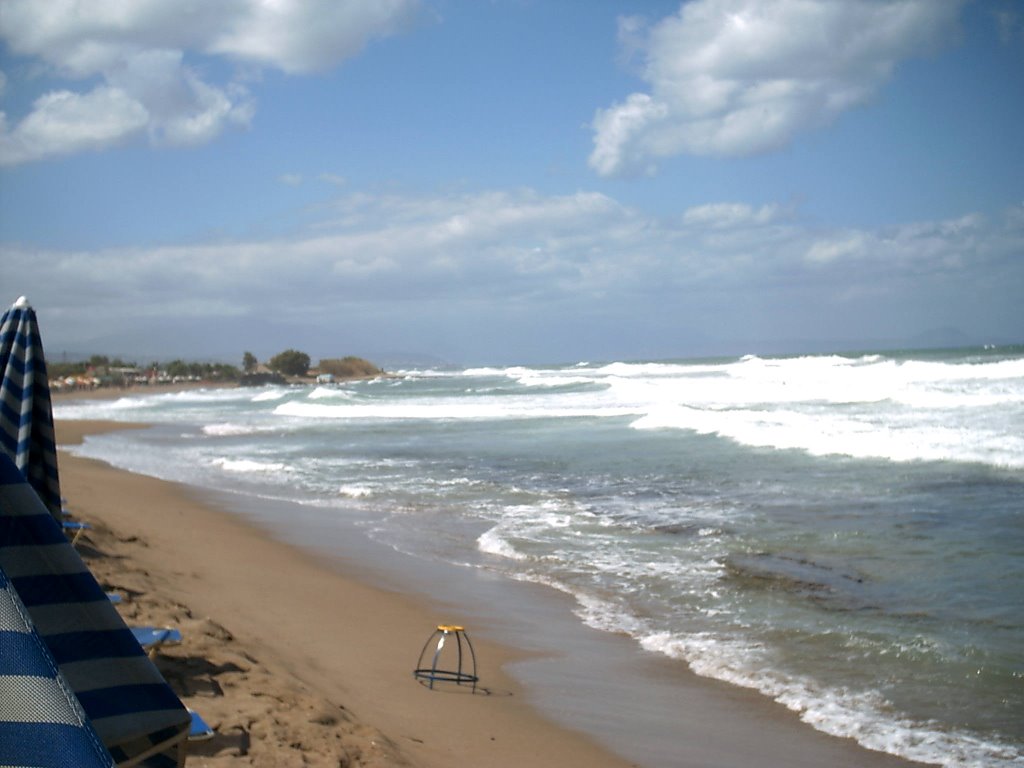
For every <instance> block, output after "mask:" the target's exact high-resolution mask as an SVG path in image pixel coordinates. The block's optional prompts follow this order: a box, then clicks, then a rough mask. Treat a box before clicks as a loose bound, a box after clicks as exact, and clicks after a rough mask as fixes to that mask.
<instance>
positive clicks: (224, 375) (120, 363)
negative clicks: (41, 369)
mask: <svg viewBox="0 0 1024 768" xmlns="http://www.w3.org/2000/svg"><path fill="white" fill-rule="evenodd" d="M310 366H311V360H310V357H309V355H307V354H306V353H305V352H300V351H299V350H297V349H286V350H285V351H284V352H280V353H278V354H276V355H274V356H273V357H271V358H270V359H269V360H268V361H267V364H266V367H265V368H263V369H262V370H263V371H264V372H270V373H272V374H277V375H279V376H289V377H293V378H302V377H306V376H309V375H310ZM47 369H48V373H49V377H50V379H51V380H55V379H65V378H69V377H86V376H88V377H92V378H94V379H97V380H99V381H100V382H102V383H106V384H122V383H124V381H125V380H128V379H130V380H132V381H139V380H143V379H144V380H146V381H153V380H157V381H161V382H163V381H168V380H170V381H174V380H179V381H180V380H182V379H191V380H201V381H218V382H232V381H245V380H246V379H247V378H249V379H251V378H252V377H254V376H257V375H265V373H264V374H259V371H260V364H259V360H257V358H256V356H255V355H254V354H253V353H252V352H245V353H244V354H243V355H242V368H241V369H239V368H237V367H236V366H234V365H229V364H227V363H196V362H187V361H185V360H172V361H171V362H169V363H150V364H149V365H139V364H138V363H135V362H132V361H126V360H122V359H121V358H119V357H115V358H109V357H107V356H105V355H93V356H92V357H90V358H89V359H88V360H79V361H75V362H66V361H60V362H57V361H51V362H49V363H48V364H47ZM315 373H326V374H331V375H333V376H334V377H335V378H338V379H358V378H370V377H373V376H380V375H383V374H384V370H383V369H381V368H378V367H377V366H376V365H374V364H373V363H371V362H370V361H369V360H364V359H363V358H361V357H353V356H351V355H350V356H348V357H341V358H327V359H323V360H321V361H320V363H319V365H318V367H317V369H316V371H315Z"/></svg>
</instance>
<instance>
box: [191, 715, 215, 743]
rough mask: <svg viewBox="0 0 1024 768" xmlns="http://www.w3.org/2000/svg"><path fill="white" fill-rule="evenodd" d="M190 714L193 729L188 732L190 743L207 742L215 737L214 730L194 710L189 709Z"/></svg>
mask: <svg viewBox="0 0 1024 768" xmlns="http://www.w3.org/2000/svg"><path fill="white" fill-rule="evenodd" d="M188 713H189V714H190V715H192V727H191V728H190V730H189V732H188V740H189V741H206V740H207V739H212V738H213V736H214V731H213V728H211V727H210V726H209V725H207V724H206V721H205V720H203V718H202V717H201V716H200V714H199V713H198V712H196V711H195V710H194V709H192V708H189V710H188Z"/></svg>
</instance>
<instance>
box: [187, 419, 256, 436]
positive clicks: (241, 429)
mask: <svg viewBox="0 0 1024 768" xmlns="http://www.w3.org/2000/svg"><path fill="white" fill-rule="evenodd" d="M201 431H202V433H203V434H204V435H210V436H212V437H232V436H236V435H251V434H255V433H256V432H258V431H259V430H258V428H256V427H254V426H252V425H250V424H233V423H229V422H227V423H222V424H206V425H205V426H203V427H202V428H201Z"/></svg>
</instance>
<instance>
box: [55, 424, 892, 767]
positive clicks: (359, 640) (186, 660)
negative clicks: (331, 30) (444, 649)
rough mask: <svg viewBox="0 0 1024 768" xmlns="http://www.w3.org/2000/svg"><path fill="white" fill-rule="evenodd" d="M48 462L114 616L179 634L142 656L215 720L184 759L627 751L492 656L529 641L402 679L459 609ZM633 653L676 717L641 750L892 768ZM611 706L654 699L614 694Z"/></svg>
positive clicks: (581, 759)
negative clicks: (658, 740) (439, 681)
mask: <svg viewBox="0 0 1024 768" xmlns="http://www.w3.org/2000/svg"><path fill="white" fill-rule="evenodd" d="M129 426H130V425H125V424H114V423H106V422H79V421H59V422H58V423H57V432H58V441H59V444H60V445H61V446H68V445H73V444H75V443H78V442H80V441H81V439H82V438H83V436H85V435H88V434H96V433H99V432H102V431H106V430H112V429H125V428H128V427H129ZM60 472H61V483H62V489H63V493H64V495H65V497H66V498H67V499H68V506H69V508H70V509H71V510H72V512H73V513H74V514H75V515H76V517H78V518H79V519H82V520H86V521H88V522H89V523H90V524H92V526H93V529H92V530H90V531H88V532H87V533H86V534H85V535H84V536H83V537H82V539H81V540H80V541H79V549H80V551H81V552H82V554H83V556H84V557H85V558H86V559H87V561H88V563H89V565H90V567H91V568H92V569H93V570H94V572H95V574H96V575H97V577H98V579H99V580H100V581H101V583H102V584H103V585H104V586H105V587H106V588H107V589H110V590H114V591H117V592H118V593H120V594H121V595H122V596H123V598H124V600H123V602H122V603H121V606H120V610H121V611H122V615H123V616H124V617H125V618H126V620H127V621H128V623H129V624H143V623H148V624H166V625H172V626H175V627H178V628H180V629H181V631H182V634H183V635H184V642H183V643H181V644H180V645H178V646H174V647H167V648H165V649H163V650H162V651H161V653H160V654H159V655H158V656H157V661H158V665H159V666H160V668H161V669H162V671H163V673H164V675H165V677H166V678H167V680H168V681H169V682H170V684H171V685H172V687H173V688H175V689H176V691H177V692H178V693H179V695H180V696H181V698H182V700H183V701H184V702H185V703H186V704H187V705H189V706H191V707H193V708H194V709H196V710H198V711H199V712H200V713H201V714H202V715H203V716H204V717H205V718H206V719H207V721H208V722H209V723H210V724H211V725H212V726H214V728H215V729H216V736H215V737H214V738H213V739H211V740H209V741H207V742H203V743H199V744H196V745H194V748H193V750H192V752H191V756H190V759H189V764H190V765H199V766H229V765H255V766H292V765H294V766H349V765H351V766H364V765H365V766H401V765H409V766H421V767H423V768H441V767H442V766H452V765H457V764H464V765H480V766H495V767H496V768H501V767H502V766H509V767H511V766H516V767H517V768H519V767H521V766H524V765H529V766H609V767H611V766H626V765H638V764H640V762H637V761H631V760H629V759H627V758H626V757H622V756H620V755H618V754H616V751H615V750H616V746H617V745H616V741H617V737H616V732H615V728H614V723H612V722H609V727H608V729H607V730H606V732H605V733H604V734H603V738H604V739H605V742H604V743H601V740H600V738H592V737H591V736H589V735H587V734H586V733H584V732H583V731H584V730H585V729H584V728H583V727H582V726H581V728H580V730H575V729H574V728H571V727H566V726H565V725H561V724H559V723H557V722H555V720H553V719H550V718H548V717H545V716H543V715H542V714H541V713H540V711H539V710H538V708H537V707H535V706H533V702H531V700H530V691H529V690H524V687H523V686H522V684H520V683H519V682H517V679H514V678H513V677H512V676H511V675H510V674H508V673H507V671H506V670H507V668H509V667H510V666H512V667H515V666H516V663H517V662H520V663H521V662H523V661H524V660H525V659H527V658H528V657H529V654H528V653H527V652H525V651H522V650H517V649H516V648H513V647H505V646H502V645H500V644H497V643H495V642H494V641H493V639H491V638H488V637H487V633H486V632H480V633H479V634H478V633H475V632H474V634H473V641H474V645H475V647H476V651H477V656H478V658H479V659H480V667H479V673H480V678H481V680H480V686H481V687H480V689H478V691H477V692H476V693H472V692H471V691H470V690H469V689H467V688H456V687H453V686H447V687H444V688H443V689H437V690H429V689H428V688H427V687H425V686H424V685H422V684H420V683H418V682H417V681H416V680H415V679H414V678H413V675H412V669H413V667H414V666H415V661H416V658H417V656H418V654H419V651H420V648H421V647H422V645H423V642H424V641H425V640H426V638H427V636H428V635H429V634H430V632H431V631H432V630H433V628H434V627H435V626H436V625H437V624H439V623H448V622H454V623H465V624H466V625H467V629H469V630H473V629H474V625H473V622H472V619H473V618H474V617H467V616H462V615H459V614H458V611H452V609H451V607H450V606H449V607H444V606H440V605H437V604H435V603H432V602H431V601H430V600H429V599H425V598H424V597H423V595H422V594H420V590H421V589H422V586H421V585H414V584H406V585H403V586H400V587H398V588H396V589H386V588H381V587H380V586H379V584H377V583H373V582H372V580H371V579H361V578H359V573H358V569H357V568H353V567H352V565H351V564H349V566H348V567H345V564H344V563H338V562H334V561H331V560H329V559H327V558H326V557H320V556H317V555H312V554H310V553H309V552H307V551H304V550H300V549H298V548H295V547H293V546H291V545H289V544H287V543H284V542H281V541H279V540H275V538H274V537H273V536H272V535H271V534H270V532H268V531H264V530H262V529H260V528H259V527H257V526H255V525H253V524H251V523H250V522H249V521H243V520H241V519H240V518H238V517H237V516H235V515H232V514H230V512H229V511H227V510H224V509H221V508H219V507H218V505H217V504H216V503H215V502H213V501H211V499H209V498H207V497H204V496H203V495H202V494H201V493H200V492H199V491H196V490H194V489H191V488H189V487H187V486H182V485H177V484H174V483H168V482H164V481H160V480H156V479H152V478H148V477H143V476H139V475H135V474H131V473H128V472H124V471H120V470H117V469H114V468H111V467H110V466H108V465H106V464H103V463H100V462H96V461H92V460H89V459H83V458H79V457H75V456H73V455H71V454H69V453H68V452H66V451H62V452H61V455H60ZM371 583H372V585H371ZM593 634H594V635H597V636H601V637H602V638H604V633H593ZM602 642H610V643H619V642H620V639H618V638H612V637H610V636H608V637H607V638H604V639H602ZM622 644H623V645H626V643H625V642H623V643H622ZM570 652H571V649H570ZM648 656H649V658H645V659H643V660H642V663H643V665H644V670H645V671H644V674H647V675H649V676H650V678H651V680H652V681H655V680H657V681H658V682H659V683H661V684H662V686H663V687H664V690H669V691H671V696H672V701H671V703H670V706H672V707H673V708H678V713H679V715H678V717H679V728H678V733H677V738H676V739H675V740H674V743H673V744H671V745H666V744H662V745H660V747H661V751H660V753H659V754H660V755H661V757H660V758H658V759H656V760H653V761H652V760H644V761H643V764H645V765H652V766H653V765H673V766H719V767H724V766H737V768H738V767H739V766H747V765H755V764H756V765H761V766H780V767H781V766H820V765H835V766H879V767H882V766H899V765H902V766H905V765H908V763H906V762H905V761H901V760H898V759H896V758H892V757H890V756H887V755H884V754H881V753H877V752H869V751H867V750H864V749H862V748H860V747H859V746H857V745H856V744H855V743H854V742H853V741H851V740H848V739H837V738H833V737H830V736H827V735H824V734H822V733H819V732H817V731H814V730H813V729H811V728H810V727H809V726H807V725H805V724H803V723H800V722H799V721H798V719H797V718H796V716H795V715H794V714H793V713H791V712H789V711H787V710H785V709H784V708H783V707H781V706H779V705H776V704H774V703H772V702H770V701H768V700H766V699H764V698H762V697H760V696H757V695H755V694H752V693H750V692H748V691H745V690H742V689H738V688H734V687H732V686H728V685H725V684H721V683H715V682H713V681H707V680H705V679H702V678H698V677H696V676H695V675H692V674H690V673H689V672H688V671H687V670H685V669H683V668H681V665H679V664H676V663H670V662H668V661H667V660H664V659H662V658H660V657H657V656H655V655H648ZM527 666H528V665H527ZM541 668H542V667H541ZM525 677H526V679H529V677H530V676H529V674H527V675H526V676H525ZM519 679H523V676H522V675H520V676H519ZM652 690H653V687H652ZM564 695H565V700H567V701H570V700H571V699H572V698H573V696H588V695H600V696H606V695H607V691H601V690H598V691H597V692H595V691H590V690H588V689H587V688H586V686H585V685H581V686H580V688H579V689H578V690H568V689H567V690H566V691H565V692H564ZM620 704H621V706H624V707H644V706H654V703H653V702H645V701H640V700H634V699H630V698H629V697H628V696H625V695H624V696H623V698H622V700H621V702H620ZM657 706H659V707H661V708H663V707H664V706H665V704H664V703H662V702H659V703H658V704H657ZM554 709H557V705H556V706H555V707H554ZM551 710H552V707H550V706H549V707H548V714H551ZM555 714H557V713H555ZM569 719H570V720H571V718H569ZM562 722H565V719H563V720H562ZM591 725H592V724H591ZM595 731H596V732H597V733H600V731H601V729H600V728H598V729H594V728H591V733H593V732H595ZM627 753H628V752H627Z"/></svg>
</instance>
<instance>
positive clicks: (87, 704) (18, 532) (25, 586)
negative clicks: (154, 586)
mask: <svg viewBox="0 0 1024 768" xmlns="http://www.w3.org/2000/svg"><path fill="white" fill-rule="evenodd" d="M0 568H2V569H3V571H4V573H5V574H6V579H7V580H8V581H9V584H10V586H11V587H13V589H14V591H15V592H16V593H17V595H18V598H19V599H20V601H21V603H22V604H23V605H24V606H25V609H26V610H27V612H28V615H29V617H30V618H31V622H32V624H33V626H34V627H35V630H36V632H37V633H38V635H39V637H40V638H42V641H43V643H44V644H45V645H46V647H47V649H48V651H49V653H50V655H51V656H52V657H53V660H54V661H55V662H56V664H57V666H58V669H59V670H60V674H61V675H62V676H63V679H64V680H66V681H67V683H68V685H69V686H70V687H71V690H72V691H73V692H74V695H75V698H77V700H78V702H79V703H80V704H81V707H82V709H83V710H84V712H85V714H86V715H87V716H88V718H89V721H90V722H91V723H92V726H93V728H94V729H95V731H96V733H97V734H98V735H99V737H100V740H101V741H102V742H103V745H104V746H105V747H106V749H107V750H108V751H109V752H110V754H111V755H112V756H113V758H114V761H115V763H117V764H118V765H139V766H148V767H152V768H157V767H160V768H163V767H164V766H167V767H170V766H180V765H182V764H183V761H184V756H185V739H186V737H187V735H188V731H189V726H190V724H191V717H190V716H189V713H188V711H187V710H186V709H185V707H184V705H182V703H181V701H180V700H179V699H178V697H177V696H176V695H175V694H174V692H173V691H172V690H171V688H170V686H168V685H167V683H166V681H165V680H164V679H163V677H162V676H161V675H160V672H159V670H157V668H156V667H155V666H154V664H153V662H152V661H151V660H150V659H149V657H148V656H146V653H145V652H144V651H143V650H142V648H141V647H140V646H139V643H138V641H136V640H135V637H134V636H133V635H132V632H131V630H130V629H129V628H128V627H127V626H126V625H125V623H124V621H123V620H122V619H121V616H120V614H118V612H117V610H116V609H115V608H114V606H113V605H112V604H111V602H110V600H109V599H108V598H107V595H106V593H105V592H104V591H103V588H102V587H100V585H99V584H98V583H97V582H96V579H95V578H94V577H93V575H92V574H91V573H90V572H89V570H88V568H87V567H86V565H85V563H84V562H83V561H82V559H81V557H79V555H78V553H77V552H76V551H75V549H74V548H73V547H72V546H71V544H70V543H69V542H68V540H67V538H66V537H65V536H64V534H63V532H62V531H61V528H60V525H59V524H58V523H57V521H56V520H54V519H53V517H52V516H51V515H50V513H49V512H48V510H47V509H46V507H44V506H43V504H42V502H41V501H40V500H39V496H38V495H37V494H36V493H35V491H34V490H33V489H32V488H31V487H30V486H29V484H28V483H27V482H25V478H24V476H23V475H22V474H21V472H20V471H19V470H18V468H17V467H15V465H14V462H13V461H12V460H11V459H10V458H9V457H8V456H7V455H6V454H5V453H4V452H2V451H0ZM3 655H6V649H3V648H0V656H3ZM24 704H25V707H26V708H27V711H31V709H32V707H33V702H32V701H30V700H28V701H25V702H24ZM11 706H16V705H11ZM0 726H2V723H0ZM6 741H7V739H6V737H5V736H4V734H3V732H2V731H0V744H3V743H5V742H6ZM7 764H14V765H18V764H24V763H19V762H18V761H15V762H13V763H8V761H6V760H5V759H4V756H3V750H2V749H0V765H7ZM28 764H29V765H32V764H33V763H32V762H31V761H30V762H29V763H28ZM72 765H74V763H72Z"/></svg>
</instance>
